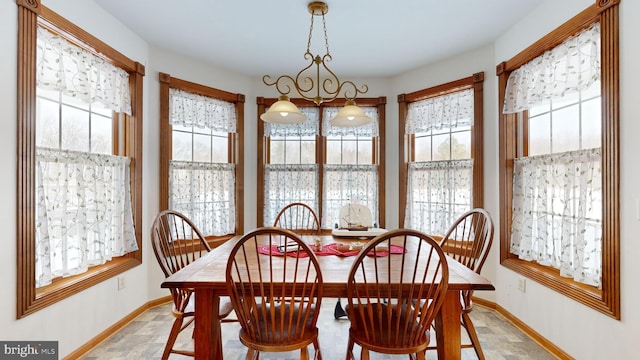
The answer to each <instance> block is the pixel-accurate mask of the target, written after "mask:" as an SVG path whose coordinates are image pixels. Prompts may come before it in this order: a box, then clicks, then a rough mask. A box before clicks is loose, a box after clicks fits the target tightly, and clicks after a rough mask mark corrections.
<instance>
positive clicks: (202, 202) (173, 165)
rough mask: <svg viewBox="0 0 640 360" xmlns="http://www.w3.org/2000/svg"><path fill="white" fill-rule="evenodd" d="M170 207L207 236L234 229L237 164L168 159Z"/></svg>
mask: <svg viewBox="0 0 640 360" xmlns="http://www.w3.org/2000/svg"><path fill="white" fill-rule="evenodd" d="M169 189H170V191H169V208H170V209H174V210H177V211H180V212H182V213H183V214H185V215H186V216H187V217H189V218H190V219H191V221H193V223H194V224H196V226H197V227H198V229H200V231H201V232H202V233H203V234H205V235H226V234H231V233H234V232H235V228H236V223H235V218H236V217H235V213H236V209H235V202H236V199H235V164H228V163H222V164H221V163H200V162H192V161H170V162H169Z"/></svg>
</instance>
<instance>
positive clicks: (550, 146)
mask: <svg viewBox="0 0 640 360" xmlns="http://www.w3.org/2000/svg"><path fill="white" fill-rule="evenodd" d="M617 43H618V42H617V2H609V3H607V4H601V2H598V3H597V4H596V5H594V6H591V7H589V8H587V9H586V10H584V11H583V12H581V13H580V14H578V15H577V16H576V17H574V18H573V19H571V20H569V21H568V22H567V23H565V24H564V25H562V26H561V27H559V28H558V29H556V30H554V31H553V32H551V33H550V34H548V35H547V36H545V37H544V38H542V39H540V40H539V41H538V42H536V43H535V44H533V45H532V46H530V47H529V48H528V49H525V50H524V51H523V52H521V53H520V54H518V55H516V56H515V57H514V58H512V59H511V60H509V61H507V62H504V63H502V64H500V65H498V67H497V74H498V76H499V91H500V97H499V100H500V109H501V115H500V123H499V126H500V164H501V165H500V193H501V194H505V196H503V197H501V199H500V201H501V206H500V208H501V209H500V219H501V221H500V243H501V247H500V248H501V251H500V260H501V264H502V265H504V266H506V267H508V268H510V269H512V270H514V271H516V272H518V273H520V274H523V275H525V276H528V277H530V278H532V279H533V280H536V281H538V282H540V283H541V284H543V285H546V286H548V287H550V288H552V289H554V290H556V291H558V292H560V293H561V294H564V295H566V296H569V297H570V298H572V299H575V300H576V301H579V302H581V303H583V304H586V305H588V306H590V307H592V308H594V309H597V310H598V311H601V312H603V313H605V314H607V315H609V316H612V317H614V318H617V319H619V318H620V309H619V307H620V298H619V297H620V294H619V265H618V264H619V250H618V249H619V228H618V223H619V218H618V212H619V199H618V193H619V191H618V178H619V159H618V147H619V139H618V108H617V107H618V105H617V104H618V98H619V94H618V86H617V84H618V77H619V74H618V72H617V69H618V66H617V61H618V56H617V55H618V50H617V47H616V45H617ZM558 70H559V71H558ZM516 94H517V95H516Z"/></svg>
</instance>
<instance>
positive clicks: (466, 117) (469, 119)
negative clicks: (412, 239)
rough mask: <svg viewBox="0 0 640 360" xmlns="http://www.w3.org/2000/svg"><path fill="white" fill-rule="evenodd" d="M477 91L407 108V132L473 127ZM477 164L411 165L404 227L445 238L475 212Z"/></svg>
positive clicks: (438, 162) (468, 90)
mask: <svg viewBox="0 0 640 360" xmlns="http://www.w3.org/2000/svg"><path fill="white" fill-rule="evenodd" d="M473 96H474V95H473V89H466V90H462V91H457V92H454V93H450V94H446V95H441V96H436V97H433V98H429V99H426V100H421V101H416V102H412V103H410V104H409V105H408V107H407V119H406V125H405V132H406V133H407V134H419V133H430V132H431V131H433V130H441V129H450V130H452V131H453V130H455V129H456V128H459V127H466V126H472V125H473V112H474V107H473ZM472 189H473V160H472V159H466V160H443V161H428V162H410V163H409V168H408V170H407V207H406V212H405V219H404V221H405V222H404V224H405V225H404V226H405V227H407V228H413V229H417V230H421V231H424V232H427V233H429V234H433V235H444V233H445V232H446V230H447V229H448V228H449V226H451V224H453V222H454V221H455V220H456V219H457V218H458V216H459V215H460V214H462V213H464V212H465V211H467V210H469V209H471V205H472V193H471V191H472Z"/></svg>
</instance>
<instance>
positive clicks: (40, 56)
mask: <svg viewBox="0 0 640 360" xmlns="http://www.w3.org/2000/svg"><path fill="white" fill-rule="evenodd" d="M36 83H37V86H38V88H41V89H44V90H56V91H60V92H62V93H63V94H65V95H67V96H71V97H73V98H75V99H79V100H82V101H85V102H86V103H88V104H94V103H96V104H100V105H102V106H104V107H105V108H107V109H111V110H113V111H116V112H123V113H126V114H129V115H131V92H130V90H129V73H127V72H126V71H125V70H123V69H121V68H119V67H117V66H114V65H113V64H111V63H108V62H107V61H105V60H103V59H101V58H99V57H98V56H96V55H94V54H92V53H90V52H88V51H86V50H84V49H82V48H80V47H78V46H76V45H74V44H72V43H70V42H69V41H67V40H66V39H64V38H62V37H61V36H59V35H56V34H53V33H51V32H49V31H48V30H46V29H44V28H42V27H38V40H37V50H36Z"/></svg>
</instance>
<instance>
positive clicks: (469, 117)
mask: <svg viewBox="0 0 640 360" xmlns="http://www.w3.org/2000/svg"><path fill="white" fill-rule="evenodd" d="M470 125H473V89H468V90H463V91H458V92H455V93H451V94H447V95H442V96H437V97H434V98H430V99H426V100H421V101H416V102H412V103H410V104H409V105H408V106H407V119H406V125H405V132H406V133H407V134H416V133H426V132H430V131H431V130H440V129H454V128H457V127H462V126H470Z"/></svg>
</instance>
